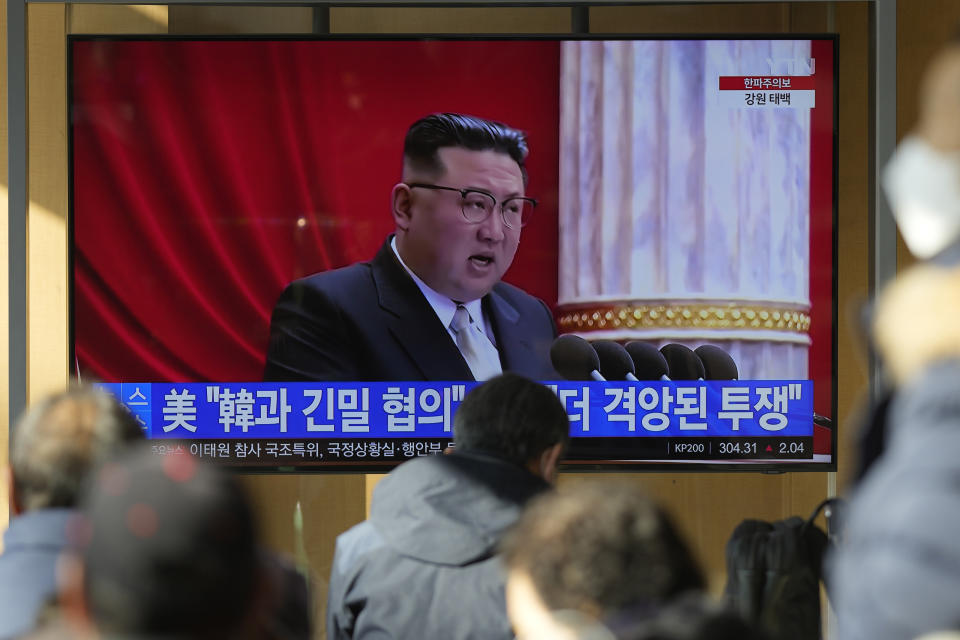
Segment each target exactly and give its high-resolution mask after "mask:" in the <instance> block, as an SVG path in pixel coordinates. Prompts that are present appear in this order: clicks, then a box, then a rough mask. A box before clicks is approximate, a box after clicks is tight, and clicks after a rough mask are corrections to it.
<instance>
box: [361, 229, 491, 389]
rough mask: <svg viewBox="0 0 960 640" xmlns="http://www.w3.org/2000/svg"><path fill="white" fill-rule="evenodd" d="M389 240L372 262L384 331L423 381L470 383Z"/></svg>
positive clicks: (456, 352)
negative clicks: (396, 344)
mask: <svg viewBox="0 0 960 640" xmlns="http://www.w3.org/2000/svg"><path fill="white" fill-rule="evenodd" d="M390 238H392V236H391V237H390ZM390 238H387V241H386V242H385V243H384V245H383V246H382V247H381V248H380V251H378V252H377V255H376V256H375V257H374V259H373V262H372V263H371V266H372V273H373V280H374V284H375V286H376V287H377V296H378V298H379V301H380V307H381V308H382V309H383V310H384V312H385V313H384V317H385V319H386V324H387V328H388V329H389V331H390V333H391V334H392V335H393V337H394V339H395V340H396V341H397V342H398V343H399V344H400V346H401V347H402V348H403V350H404V351H406V352H407V355H409V356H410V359H411V360H412V361H413V362H414V364H415V365H416V366H417V368H418V369H420V371H421V372H422V373H423V377H424V379H426V380H473V374H472V373H471V372H470V367H468V366H467V363H466V361H465V360H464V359H463V356H462V355H461V354H460V350H459V349H458V348H457V345H456V344H454V342H453V340H452V339H451V338H450V334H449V333H447V328H446V327H444V326H443V325H442V324H441V322H440V319H439V318H437V314H436V313H435V312H434V310H433V307H431V306H430V303H429V302H427V299H426V298H424V297H423V294H422V293H420V289H419V288H418V287H417V284H416V283H415V282H414V281H413V280H412V279H411V278H410V276H409V274H407V272H406V271H405V270H404V268H403V265H401V264H400V262H399V261H398V260H397V257H396V256H395V255H394V253H393V249H391V248H390Z"/></svg>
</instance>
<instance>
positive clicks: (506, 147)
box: [392, 113, 533, 302]
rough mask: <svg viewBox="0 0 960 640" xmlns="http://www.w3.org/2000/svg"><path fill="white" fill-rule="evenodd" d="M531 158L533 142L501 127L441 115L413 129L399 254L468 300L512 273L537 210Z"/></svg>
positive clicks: (428, 279)
mask: <svg viewBox="0 0 960 640" xmlns="http://www.w3.org/2000/svg"><path fill="white" fill-rule="evenodd" d="M526 157H527V140H526V136H525V135H524V134H523V133H522V132H520V131H517V130H516V129H512V128H510V127H508V126H507V125H505V124H501V123H499V122H493V121H490V120H484V119H482V118H477V117H474V116H467V115H460V114H454V113H440V114H433V115H430V116H426V117H425V118H421V119H420V120H418V121H416V122H415V123H413V125H411V127H410V129H409V131H408V132H407V137H406V140H405V141H404V147H403V176H402V181H401V182H400V183H398V184H397V185H396V186H394V188H393V192H392V208H393V218H394V222H395V224H396V238H397V249H398V251H399V252H400V256H401V257H402V258H403V261H404V262H405V263H406V265H407V266H408V267H409V268H410V269H411V270H412V271H413V272H414V273H415V274H417V276H419V277H420V279H422V280H423V281H424V282H425V283H426V284H427V286H429V287H430V288H432V289H434V290H435V291H437V292H439V293H441V294H443V295H445V296H448V297H449V298H450V299H451V300H456V301H458V302H469V301H471V300H476V299H479V298H482V297H483V296H484V295H486V294H487V293H489V292H490V290H491V289H492V288H493V286H494V285H495V284H496V283H497V282H498V281H499V280H500V278H501V277H502V276H503V274H504V273H505V272H506V270H507V269H508V268H509V267H510V264H511V263H512V262H513V257H514V255H515V254H516V252H517V246H518V245H519V243H520V227H521V225H522V224H525V223H526V219H527V218H528V217H529V214H530V212H532V208H533V203H531V202H529V201H527V200H525V199H523V198H524V197H525V188H526V181H527V180H526V176H527V174H526V169H525V167H524V160H525V159H526ZM437 187H448V188H449V189H452V190H449V189H438V188H437ZM494 200H495V201H496V203H494ZM468 218H469V219H468Z"/></svg>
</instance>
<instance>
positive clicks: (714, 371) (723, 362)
mask: <svg viewBox="0 0 960 640" xmlns="http://www.w3.org/2000/svg"><path fill="white" fill-rule="evenodd" d="M693 352H694V353H696V354H697V355H698V356H699V357H700V361H701V362H703V370H704V371H705V372H706V375H705V376H703V378H704V380H737V379H739V377H740V374H739V372H738V371H737V363H736V362H734V361H733V358H732V357H731V356H730V354H729V353H727V352H726V351H724V350H723V349H721V348H720V347H718V346H716V345H712V344H702V345H700V346H699V347H697V348H696V349H694V350H693Z"/></svg>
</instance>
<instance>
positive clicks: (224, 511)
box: [73, 445, 262, 640]
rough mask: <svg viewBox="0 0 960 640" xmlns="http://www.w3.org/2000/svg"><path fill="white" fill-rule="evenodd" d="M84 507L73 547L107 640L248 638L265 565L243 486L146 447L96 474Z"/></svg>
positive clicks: (206, 468)
mask: <svg viewBox="0 0 960 640" xmlns="http://www.w3.org/2000/svg"><path fill="white" fill-rule="evenodd" d="M83 507H84V510H83V518H84V520H83V521H81V522H79V523H77V524H76V526H75V527H74V529H75V532H74V541H73V543H74V545H75V547H76V548H77V553H78V555H79V556H80V558H81V559H82V561H83V567H84V569H83V587H84V598H85V600H86V602H87V605H88V608H89V611H90V615H91V617H92V619H93V621H94V623H95V625H96V627H97V629H98V630H99V631H100V633H101V634H102V635H103V636H105V637H113V635H117V636H123V637H126V636H131V637H151V638H153V637H157V638H178V639H179V640H234V639H235V638H238V637H243V636H242V634H241V633H239V631H240V629H241V628H242V627H243V625H245V624H248V623H249V622H250V619H251V618H252V617H253V616H252V614H253V613H259V609H258V607H257V606H255V604H260V603H259V601H258V599H257V584H258V581H259V579H260V577H261V575H262V573H261V567H262V564H261V562H262V561H261V557H260V553H259V550H258V546H257V532H256V525H255V520H254V515H253V511H252V509H251V507H250V504H249V502H248V501H247V497H246V494H245V493H244V492H243V490H242V488H241V487H240V485H239V483H238V481H237V479H236V478H235V477H233V476H231V475H228V474H227V473H226V472H224V471H223V470H221V469H218V468H215V467H213V466H212V465H210V464H209V463H205V462H203V461H202V460H199V459H196V458H193V457H192V456H190V455H187V454H169V455H166V456H163V455H158V454H154V453H153V452H152V451H151V448H150V447H149V446H148V445H144V446H143V447H142V448H140V447H137V448H136V449H135V450H134V451H131V452H128V453H127V454H125V455H123V456H122V457H120V458H117V459H115V460H113V461H112V462H109V463H107V464H106V465H104V466H103V467H102V468H101V469H100V471H99V472H98V473H97V474H95V477H94V478H93V481H92V482H91V484H90V485H89V487H88V488H87V491H86V493H85V494H84V500H83ZM261 606H262V605H261Z"/></svg>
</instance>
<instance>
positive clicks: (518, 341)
mask: <svg viewBox="0 0 960 640" xmlns="http://www.w3.org/2000/svg"><path fill="white" fill-rule="evenodd" d="M483 301H484V306H485V308H486V311H487V313H488V314H489V317H490V321H491V322H492V324H493V333H494V335H495V336H496V337H497V349H498V350H499V351H500V365H501V366H502V367H503V370H504V371H517V372H521V373H522V372H523V371H524V369H525V368H526V367H525V366H524V365H525V363H531V362H536V361H537V359H538V355H537V353H536V352H535V351H534V350H533V347H532V346H531V344H530V343H529V342H528V341H527V339H526V336H525V335H524V334H523V331H522V328H523V327H522V325H521V324H520V312H519V311H517V308H516V307H514V306H513V305H512V304H510V302H508V301H507V299H506V298H504V297H503V296H501V295H500V294H499V293H497V290H496V288H494V290H493V291H491V292H490V293H489V294H488V295H487V296H486V297H485V298H484V299H483Z"/></svg>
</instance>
